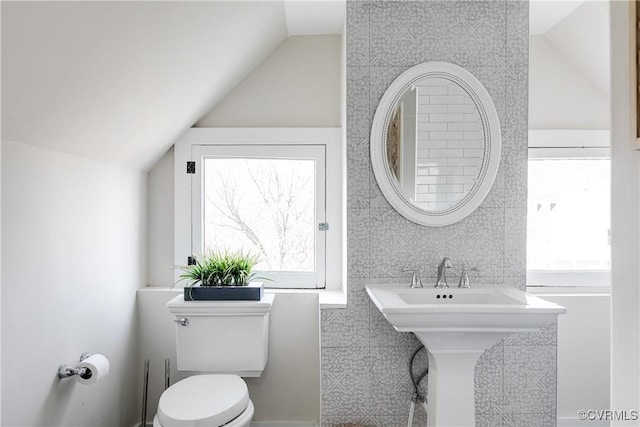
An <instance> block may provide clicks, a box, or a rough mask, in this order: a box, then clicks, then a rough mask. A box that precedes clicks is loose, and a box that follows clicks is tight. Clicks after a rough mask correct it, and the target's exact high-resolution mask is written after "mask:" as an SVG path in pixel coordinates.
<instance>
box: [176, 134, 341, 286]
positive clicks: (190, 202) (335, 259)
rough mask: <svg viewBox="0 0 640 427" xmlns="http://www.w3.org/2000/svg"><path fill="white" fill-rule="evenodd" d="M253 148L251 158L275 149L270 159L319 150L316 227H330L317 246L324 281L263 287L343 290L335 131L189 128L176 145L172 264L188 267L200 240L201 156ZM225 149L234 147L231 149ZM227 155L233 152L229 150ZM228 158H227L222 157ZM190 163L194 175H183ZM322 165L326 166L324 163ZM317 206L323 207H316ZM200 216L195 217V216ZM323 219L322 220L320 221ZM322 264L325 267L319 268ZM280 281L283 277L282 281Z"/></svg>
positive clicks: (338, 138) (337, 136)
mask: <svg viewBox="0 0 640 427" xmlns="http://www.w3.org/2000/svg"><path fill="white" fill-rule="evenodd" d="M243 146H244V147H247V148H249V147H250V148H251V150H252V151H253V152H254V154H262V155H264V157H266V156H268V155H269V151H270V150H271V149H272V148H273V147H274V146H277V147H281V148H278V150H277V151H278V152H277V153H274V151H273V150H271V153H273V154H274V155H271V157H272V158H283V157H285V158H286V157H289V158H299V155H300V152H301V150H302V151H304V146H307V148H308V149H309V150H311V151H313V149H314V148H313V147H316V149H317V148H318V147H322V149H323V151H324V159H322V160H323V161H321V162H320V163H317V164H316V166H317V167H323V169H324V176H323V177H322V178H321V179H324V186H325V189H324V201H322V200H320V201H319V203H320V204H324V205H325V209H322V210H323V211H324V212H322V213H321V214H317V215H320V216H318V217H317V219H318V222H326V223H328V224H329V230H328V231H326V232H322V234H323V235H324V239H322V240H323V241H324V243H325V247H324V248H322V247H320V250H321V251H322V252H323V253H324V257H323V259H322V260H321V264H318V265H317V268H318V269H322V270H323V271H324V282H323V283H316V282H314V283H313V285H310V284H309V283H310V282H307V283H302V282H300V281H297V280H296V278H295V277H293V276H289V279H285V278H283V279H282V280H277V281H275V282H269V281H266V282H265V287H283V288H299V289H301V288H309V287H313V288H321V289H327V290H342V282H343V271H344V265H343V233H342V218H343V213H342V211H343V198H344V197H343V189H342V188H343V182H344V180H343V176H344V172H343V168H344V158H343V157H344V155H343V144H342V131H341V130H340V129H339V128H192V129H189V130H188V131H187V132H186V133H185V134H184V135H183V136H182V137H181V138H180V140H179V141H177V142H176V144H175V163H174V182H175V189H174V197H175V211H174V221H175V236H174V238H175V252H174V259H175V264H176V265H178V266H180V265H186V263H187V259H188V257H189V256H194V255H195V256H197V255H199V252H200V251H199V248H200V247H201V241H200V239H199V237H198V236H201V225H200V223H199V218H200V215H199V212H200V213H201V203H202V195H201V175H200V174H199V173H198V172H199V171H201V170H202V168H201V164H200V161H201V159H202V155H205V156H207V157H208V156H209V154H210V150H211V149H212V147H213V149H214V150H215V151H217V152H218V153H220V154H222V153H224V152H227V153H231V152H232V151H235V149H240V150H241V151H242V150H243V149H242V148H240V147H243ZM287 146H292V148H293V147H296V148H294V149H293V150H291V151H292V153H293V152H294V151H297V153H295V154H290V155H287V154H286V152H287V151H288V150H287V148H286V147H287ZM229 147H235V148H234V149H230V148H229ZM229 150H231V151H229ZM225 157H226V156H225ZM188 161H195V162H196V172H197V173H196V174H187V173H186V165H187V162H188ZM323 163H324V164H323ZM317 207H319V208H322V206H319V205H318V201H317ZM197 211H199V212H197ZM322 215H324V220H322V221H321V219H322ZM322 263H323V264H322ZM179 275H180V271H179V270H177V271H176V273H175V278H176V280H178V278H179ZM283 277H284V276H283Z"/></svg>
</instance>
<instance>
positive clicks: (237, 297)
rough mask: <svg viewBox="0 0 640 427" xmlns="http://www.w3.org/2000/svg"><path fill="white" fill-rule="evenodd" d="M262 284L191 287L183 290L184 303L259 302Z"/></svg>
mask: <svg viewBox="0 0 640 427" xmlns="http://www.w3.org/2000/svg"><path fill="white" fill-rule="evenodd" d="M261 299H262V282H252V283H249V284H248V285H247V286H193V287H185V288H184V300H185V301H260V300H261Z"/></svg>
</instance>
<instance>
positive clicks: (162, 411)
mask: <svg viewBox="0 0 640 427" xmlns="http://www.w3.org/2000/svg"><path fill="white" fill-rule="evenodd" d="M253 411H254V408H253V402H251V399H249V392H248V390H247V385H246V383H245V382H244V380H243V379H242V378H240V377H239V376H237V375H227V374H224V375H222V374H213V375H194V376H191V377H188V378H185V379H183V380H181V381H178V382H177V383H175V384H174V385H172V386H171V387H169V388H168V389H166V390H165V391H164V393H162V396H160V401H159V402H158V413H157V414H156V416H155V417H154V419H153V427H195V426H198V427H200V426H202V427H220V426H224V427H248V426H249V424H250V423H251V418H252V417H253Z"/></svg>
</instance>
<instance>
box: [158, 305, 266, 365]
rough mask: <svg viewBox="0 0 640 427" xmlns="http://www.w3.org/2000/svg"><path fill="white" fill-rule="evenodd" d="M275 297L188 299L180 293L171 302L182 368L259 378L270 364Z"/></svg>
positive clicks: (170, 309) (169, 306)
mask: <svg viewBox="0 0 640 427" xmlns="http://www.w3.org/2000/svg"><path fill="white" fill-rule="evenodd" d="M274 297H275V295H274V294H266V293H265V294H264V295H263V297H262V299H261V300H260V301H185V300H184V296H183V295H179V296H177V297H176V298H174V299H172V300H171V301H169V302H168V303H167V307H168V308H169V311H170V312H171V313H172V315H173V316H174V317H175V320H176V350H177V368H178V370H179V371H191V372H209V373H227V374H235V375H239V376H241V377H259V376H260V375H261V374H262V371H263V370H264V368H265V366H266V364H267V357H268V353H269V312H270V311H271V306H272V305H273V300H274ZM184 319H186V321H185V320H184ZM183 324H184V325H183Z"/></svg>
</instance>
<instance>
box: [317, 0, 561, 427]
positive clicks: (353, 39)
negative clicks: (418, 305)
mask: <svg viewBox="0 0 640 427" xmlns="http://www.w3.org/2000/svg"><path fill="white" fill-rule="evenodd" d="M528 19H529V17H528V3H527V2H526V1H519V0H489V1H484V0H472V1H448V0H446V1H435V0H424V1H411V0H399V1H392V0H368V1H348V2H347V136H348V146H347V162H348V166H347V169H348V176H347V200H348V201H347V206H348V212H347V217H348V218H347V220H348V224H347V229H348V231H347V247H348V249H347V257H348V271H347V276H348V277H349V279H348V288H349V289H348V297H349V302H348V307H347V308H346V309H336V310H323V312H322V425H323V426H327V427H328V426H332V427H333V426H347V425H358V426H378V427H386V426H389V427H400V426H406V425H407V419H408V412H409V404H410V397H411V393H412V386H411V382H410V380H409V375H408V370H407V369H408V368H407V364H408V360H409V358H410V356H411V353H412V351H413V349H415V348H416V347H417V346H418V345H419V343H418V342H417V340H416V339H415V338H414V337H413V336H412V335H410V334H402V333H398V332H397V331H395V330H394V329H393V328H392V327H391V325H390V324H389V323H388V322H387V321H386V320H385V319H384V317H383V316H382V315H381V314H380V313H379V312H378V310H377V309H376V308H375V306H373V305H372V304H371V303H370V302H369V300H368V297H367V295H366V294H365V291H364V285H365V284H366V283H379V284H380V283H396V284H397V283H401V284H406V285H407V286H408V284H409V280H410V274H409V273H406V272H404V271H403V269H405V268H413V269H417V270H418V271H419V272H420V274H421V276H422V279H423V282H424V283H425V286H429V285H430V284H431V283H432V282H434V281H435V269H436V266H437V264H438V262H439V261H440V260H441V259H442V257H443V256H445V255H446V256H449V257H451V259H452V260H453V263H454V269H453V270H452V271H451V274H450V279H449V280H450V283H452V284H453V285H455V283H457V279H458V275H459V273H460V268H461V267H462V266H467V267H472V266H479V267H480V268H481V270H480V271H479V272H474V273H472V274H471V275H470V278H471V281H472V284H474V285H475V286H478V287H481V286H495V285H498V286H513V287H517V288H519V289H523V290H524V288H525V281H526V278H525V272H526V259H525V256H526V193H527V190H526V183H527V116H528V111H527V108H528V93H527V91H528V86H527V79H528ZM423 61H448V62H452V63H455V64H458V65H460V66H463V67H465V68H467V69H468V70H469V71H470V72H471V73H473V74H474V75H475V76H476V77H477V78H478V80H479V81H480V82H481V83H482V84H483V85H484V86H485V87H486V88H487V91H488V92H489V94H490V95H491V98H492V100H493V102H494V104H495V107H496V110H497V111H498V117H499V120H500V127H501V130H502V135H503V143H502V155H501V161H500V170H499V172H498V175H497V177H496V180H495V183H494V185H493V187H492V189H491V191H490V193H489V195H488V196H487V198H486V199H485V200H484V202H483V204H482V205H481V208H480V209H478V210H477V211H476V212H475V213H473V214H472V215H471V216H470V217H468V218H467V219H465V220H463V221H461V222H459V223H457V224H454V225H451V226H448V227H435V228H433V227H423V226H418V225H416V224H414V223H412V222H410V221H408V220H407V219H405V218H404V217H402V216H401V215H400V214H398V213H397V212H396V211H395V210H393V208H391V206H390V205H389V203H388V202H387V201H386V200H385V198H384V196H383V195H382V193H381V191H380V188H379V186H378V184H377V181H376V178H375V175H374V173H373V171H372V170H371V166H370V155H369V134H370V130H371V121H372V119H373V116H374V114H375V111H376V108H377V105H378V102H379V101H380V98H381V97H382V95H383V94H384V92H385V90H386V88H387V87H388V85H389V84H390V83H391V82H392V81H393V80H394V79H395V78H396V77H397V76H398V75H399V74H401V73H402V72H403V71H405V70H406V69H408V68H409V67H411V66H413V65H415V64H418V63H420V62H423ZM555 346H556V327H555V324H553V325H549V326H548V327H547V328H544V329H543V330H541V331H539V332H535V333H531V334H518V335H514V336H512V337H509V338H506V339H504V340H503V341H501V342H500V343H499V344H497V345H496V346H494V347H492V348H491V349H490V350H488V351H486V352H485V353H484V354H483V355H482V357H481V358H480V360H479V362H478V365H477V366H476V371H475V385H474V387H475V405H476V426H482V427H503V426H504V427H512V426H518V427H519V426H522V427H529V426H531V427H533V426H535V427H550V426H555V411H556V407H555V406H556V403H555V402H556V372H555V369H556V347H555ZM425 424H426V419H425V416H424V413H423V411H421V410H420V409H419V408H417V409H416V416H415V418H414V423H413V425H415V426H417V425H425Z"/></svg>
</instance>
